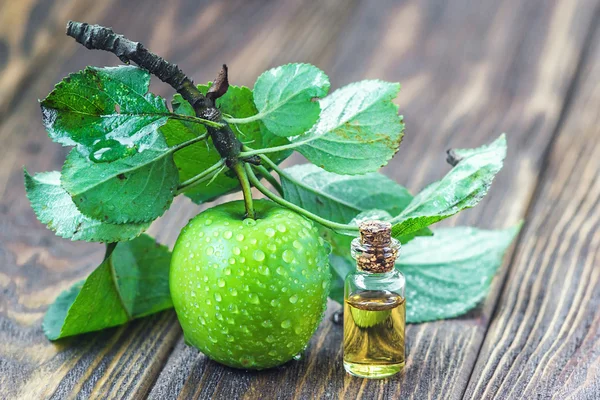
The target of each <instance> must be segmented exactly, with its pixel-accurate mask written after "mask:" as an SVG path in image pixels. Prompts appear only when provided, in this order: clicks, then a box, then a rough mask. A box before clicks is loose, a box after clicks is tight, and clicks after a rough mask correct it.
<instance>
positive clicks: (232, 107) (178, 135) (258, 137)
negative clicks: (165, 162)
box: [160, 85, 291, 204]
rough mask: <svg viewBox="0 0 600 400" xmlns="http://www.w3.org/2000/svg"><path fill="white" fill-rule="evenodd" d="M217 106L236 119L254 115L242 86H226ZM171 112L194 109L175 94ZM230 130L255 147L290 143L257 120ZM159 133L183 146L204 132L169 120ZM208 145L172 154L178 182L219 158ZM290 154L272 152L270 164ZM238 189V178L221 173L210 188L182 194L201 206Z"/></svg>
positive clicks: (201, 186)
mask: <svg viewBox="0 0 600 400" xmlns="http://www.w3.org/2000/svg"><path fill="white" fill-rule="evenodd" d="M209 87H210V85H199V86H198V89H200V91H201V92H203V93H206V91H207V90H208V88H209ZM217 107H219V108H220V110H221V111H222V112H223V113H226V114H229V115H233V116H235V117H247V116H251V115H254V114H256V112H257V111H256V107H255V106H254V103H253V102H252V92H251V91H250V89H248V88H247V87H244V86H234V85H231V86H229V89H228V90H227V93H225V95H224V96H222V97H220V98H219V99H217ZM173 109H174V111H175V112H176V113H178V114H183V115H194V110H193V108H192V107H191V106H190V104H189V103H188V102H187V101H185V100H184V99H183V98H182V97H181V96H180V95H178V94H177V95H175V96H174V97H173ZM198 127H200V128H198ZM232 129H233V131H234V132H236V133H237V134H239V138H240V140H241V141H242V142H244V143H247V144H249V145H251V146H253V147H257V148H264V147H275V146H280V145H284V144H287V143H289V142H288V140H287V139H285V138H281V137H277V136H275V135H273V134H272V133H270V132H268V131H267V130H266V129H265V128H264V127H263V126H262V124H261V123H260V122H259V121H256V122H252V123H248V124H240V125H239V126H238V127H237V129H236V127H234V126H232ZM160 130H161V132H162V134H163V135H164V136H165V139H166V141H167V144H168V145H169V146H174V145H177V144H180V143H183V142H185V141H187V140H190V139H193V138H194V137H196V136H199V135H201V134H203V133H204V132H205V128H204V127H203V126H202V125H199V124H190V123H187V122H185V121H176V120H169V122H168V123H167V124H165V125H164V126H162V127H161V128H160ZM207 143H208V144H207ZM207 143H204V142H199V143H196V144H193V145H191V146H188V147H186V148H184V149H182V150H179V151H177V152H176V153H175V155H174V160H175V164H176V165H177V169H178V170H179V179H180V181H181V182H183V181H185V180H187V179H189V178H192V177H194V176H196V175H198V174H199V173H200V172H202V171H204V170H206V169H207V168H209V167H211V166H212V165H214V164H215V163H217V162H218V161H219V160H220V159H221V156H220V155H219V153H218V152H217V150H216V149H215V147H214V146H213V144H212V142H211V141H210V140H209V141H208V142H207ZM290 154H291V151H286V152H278V153H274V155H273V161H275V162H277V163H279V162H281V161H283V160H284V159H285V158H287V157H288V156H289V155H290ZM239 188H240V185H239V181H238V180H237V178H235V177H233V176H228V175H226V174H224V173H222V174H220V175H219V176H217V178H216V179H214V180H213V181H212V182H211V183H210V185H209V184H208V183H204V184H199V185H197V186H195V187H192V188H191V189H189V190H186V191H185V195H186V196H188V197H189V198H191V199H192V200H193V201H194V202H196V203H199V204H200V203H203V202H207V201H212V200H214V199H216V198H217V197H219V196H222V195H224V194H227V193H230V192H233V191H236V190H239Z"/></svg>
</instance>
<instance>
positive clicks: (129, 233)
mask: <svg viewBox="0 0 600 400" xmlns="http://www.w3.org/2000/svg"><path fill="white" fill-rule="evenodd" d="M25 188H26V189H27V197H28V198H29V200H30V201H31V207H32V208H33V211H35V214H36V216H37V217H38V219H39V220H40V222H42V223H43V224H46V225H48V228H50V229H52V230H53V231H54V232H56V234H57V235H58V236H60V237H63V238H66V239H71V240H85V241H88V242H120V241H127V240H131V239H133V238H135V237H136V236H139V235H140V234H141V233H142V232H144V231H145V230H146V229H148V227H149V226H150V224H149V223H144V224H108V223H104V222H101V221H98V220H95V219H92V218H89V217H87V216H85V215H83V214H82V213H81V212H80V211H79V210H78V209H77V207H76V206H75V203H73V200H72V199H71V196H70V195H69V194H68V193H67V192H66V191H65V190H64V189H63V188H62V187H61V186H60V172H58V171H52V172H42V173H39V174H36V175H35V177H32V176H31V175H29V174H28V173H27V171H25Z"/></svg>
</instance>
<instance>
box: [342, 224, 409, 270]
mask: <svg viewBox="0 0 600 400" xmlns="http://www.w3.org/2000/svg"><path fill="white" fill-rule="evenodd" d="M359 232H360V237H358V238H356V239H354V240H353V241H352V256H353V257H354V258H355V259H356V263H357V266H358V269H360V270H361V271H365V272H372V273H384V272H389V271H391V270H392V269H394V263H395V262H396V258H398V252H399V251H400V242H398V241H397V240H396V239H393V238H392V225H391V224H390V223H389V222H385V221H364V222H362V223H361V224H360V225H359Z"/></svg>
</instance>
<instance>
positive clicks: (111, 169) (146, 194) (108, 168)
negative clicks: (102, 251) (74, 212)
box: [61, 145, 179, 224]
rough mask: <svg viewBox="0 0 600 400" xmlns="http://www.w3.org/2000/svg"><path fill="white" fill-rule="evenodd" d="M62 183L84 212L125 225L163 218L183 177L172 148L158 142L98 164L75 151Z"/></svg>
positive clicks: (64, 171)
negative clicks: (152, 145) (136, 151)
mask: <svg viewBox="0 0 600 400" xmlns="http://www.w3.org/2000/svg"><path fill="white" fill-rule="evenodd" d="M61 183H62V186H63V187H64V189H65V190H66V191H67V192H68V193H69V194H70V195H71V197H72V199H73V202H74V203H75V205H76V206H77V208H78V209H79V211H81V212H82V213H83V214H85V215H87V216H88V217H91V218H93V219H97V220H100V221H105V222H109V223H114V224H124V223H131V222H133V223H139V222H148V221H152V220H154V219H156V218H158V217H160V216H161V215H162V214H163V213H164V212H165V211H166V210H167V209H168V208H169V206H170V205H171V202H172V201H173V196H174V195H175V190H176V189H177V185H178V183H179V176H178V174H177V167H176V166H175V163H174V162H173V153H172V150H171V149H169V148H168V147H166V145H165V146H163V147H158V146H156V145H155V146H154V147H153V148H152V149H148V150H146V151H144V152H143V153H137V154H134V155H132V156H129V157H127V158H122V159H119V160H116V161H113V162H110V163H94V162H91V161H89V160H88V159H87V158H86V157H84V156H82V155H81V154H80V153H79V152H77V151H71V152H70V153H69V155H68V156H67V159H66V161H65V164H64V166H63V170H62V180H61Z"/></svg>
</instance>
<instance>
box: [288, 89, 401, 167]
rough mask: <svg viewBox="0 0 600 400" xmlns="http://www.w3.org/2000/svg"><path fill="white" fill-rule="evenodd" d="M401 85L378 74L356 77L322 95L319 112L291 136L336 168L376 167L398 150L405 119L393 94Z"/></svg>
mask: <svg viewBox="0 0 600 400" xmlns="http://www.w3.org/2000/svg"><path fill="white" fill-rule="evenodd" d="M399 90H400V85H399V84H397V83H389V82H383V81H378V80H372V81H362V82H356V83H352V84H350V85H348V86H345V87H343V88H341V89H338V90H336V91H335V92H333V93H332V94H330V95H329V96H327V97H325V98H324V99H322V100H321V101H320V104H321V115H320V116H319V120H318V121H317V123H316V124H315V125H314V126H313V127H312V128H311V130H310V131H308V132H307V133H306V134H304V135H300V136H297V137H295V138H293V139H292V140H291V142H292V144H293V145H294V147H295V149H296V150H297V151H298V152H300V153H302V155H304V156H305V157H306V158H308V160H309V161H311V162H312V163H313V164H316V165H318V166H320V167H321V168H323V169H326V170H327V171H331V172H335V173H338V174H347V175H355V174H364V173H367V172H374V171H377V170H378V169H379V168H380V167H382V166H383V165H385V164H387V162H388V161H389V160H390V159H391V158H392V157H393V156H394V154H396V152H397V151H398V147H399V146H400V142H401V140H402V137H403V135H404V133H403V132H404V122H403V120H402V117H401V116H399V115H398V106H396V105H395V104H394V103H393V102H392V100H393V99H394V98H395V97H396V96H397V95H398V92H399Z"/></svg>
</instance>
